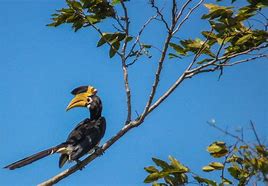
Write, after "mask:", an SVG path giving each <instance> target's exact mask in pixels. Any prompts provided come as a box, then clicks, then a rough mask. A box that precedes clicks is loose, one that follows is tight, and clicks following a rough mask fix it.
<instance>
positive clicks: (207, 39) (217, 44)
mask: <svg viewBox="0 0 268 186" xmlns="http://www.w3.org/2000/svg"><path fill="white" fill-rule="evenodd" d="M233 2H234V1H233ZM248 2H249V3H250V4H249V5H247V6H243V7H241V8H239V9H238V10H236V9H235V8H234V7H232V6H219V5H216V4H205V7H206V8H207V9H208V10H209V12H208V13H207V14H204V15H203V16H202V19H205V20H207V21H208V23H209V26H210V31H202V32H201V33H202V35H203V38H204V39H200V38H197V39H187V40H179V42H178V43H176V42H175V43H174V42H173V43H170V46H171V48H172V49H173V50H175V51H176V53H170V54H169V57H170V58H174V57H178V58H181V57H182V56H188V55H190V54H191V53H193V54H195V55H196V57H199V56H201V55H202V56H204V57H203V59H202V60H199V62H198V64H202V63H207V62H210V61H212V60H215V59H218V58H219V57H220V56H219V55H220V54H221V55H222V56H223V57H225V59H226V58H229V57H230V56H232V55H233V54H236V53H241V52H243V51H247V50H249V49H251V48H253V47H258V46H260V45H262V44H267V42H268V33H267V31H265V30H263V29H261V30H260V29H254V28H253V27H252V26H251V25H249V26H246V25H245V23H248V22H249V18H251V17H254V16H256V14H257V13H258V11H259V10H261V9H262V8H265V7H267V6H268V4H267V1H248ZM206 56H207V57H206Z"/></svg>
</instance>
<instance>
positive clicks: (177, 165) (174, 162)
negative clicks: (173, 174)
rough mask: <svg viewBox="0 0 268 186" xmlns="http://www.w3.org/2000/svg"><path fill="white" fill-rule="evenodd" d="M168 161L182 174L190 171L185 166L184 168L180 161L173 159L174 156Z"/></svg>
mask: <svg viewBox="0 0 268 186" xmlns="http://www.w3.org/2000/svg"><path fill="white" fill-rule="evenodd" d="M168 159H169V160H170V162H171V166H172V167H173V168H174V169H175V170H177V171H179V172H180V173H186V172H189V169H188V168H187V167H185V166H183V165H182V164H181V163H180V162H179V161H178V160H176V159H175V158H173V157H172V156H169V157H168Z"/></svg>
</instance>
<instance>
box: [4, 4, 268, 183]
mask: <svg viewBox="0 0 268 186" xmlns="http://www.w3.org/2000/svg"><path fill="white" fill-rule="evenodd" d="M131 4H132V5H131V6H130V15H131V16H136V17H137V20H136V21H133V22H134V24H136V25H137V26H133V27H132V28H133V30H135V29H137V28H138V26H140V25H141V24H142V23H143V22H144V21H145V18H146V16H149V15H150V12H149V11H147V9H148V8H149V5H147V4H146V3H145V1H142V0H139V1H135V3H131ZM0 5H1V12H0V23H1V26H0V51H1V63H0V78H1V83H0V85H1V89H0V90H1V91H0V103H1V104H0V105H1V106H0V123H1V124H0V141H1V153H0V159H1V161H0V166H1V167H3V166H5V165H6V164H8V163H11V162H13V161H16V160H18V159H21V158H23V157H24V156H27V155H30V154H32V153H35V152H37V151H39V150H43V149H45V148H48V147H50V146H53V145H56V144H58V143H60V142H62V141H64V140H65V139H66V137H67V135H68V133H69V132H70V131H71V130H72V128H73V127H74V126H75V125H76V124H77V123H78V122H79V121H81V120H82V119H84V118H85V117H87V116H88V112H87V111H86V110H85V109H74V110H71V111H69V112H65V108H66V106H67V104H68V102H69V101H70V99H71V98H72V96H71V94H70V91H71V90H72V89H73V88H75V87H77V86H80V85H88V84H90V85H93V86H95V87H96V88H97V89H98V90H99V95H100V96H101V98H102V100H103V104H104V110H103V115H104V116H105V117H106V120H107V125H108V126H107V132H106V134H105V137H104V139H103V140H102V142H104V141H105V140H107V139H109V138H110V137H111V136H113V135H114V134H115V133H116V132H117V131H118V130H119V129H120V128H121V127H122V125H123V122H124V120H125V114H126V108H125V94H124V91H123V81H122V73H121V65H120V63H119V60H118V58H114V59H113V60H111V59H109V57H108V53H107V48H106V47H103V48H96V42H97V40H98V37H97V34H96V33H95V32H94V31H79V32H77V33H73V31H72V30H71V28H70V26H62V27H59V28H56V29H55V28H48V27H46V26H45V25H46V24H47V23H49V22H50V20H49V18H50V14H52V13H53V12H54V10H55V9H57V8H61V7H63V6H64V1H63V0H61V1H53V0H39V1H33V0H23V1H15V0H0ZM129 5H130V3H128V6H129ZM137 10H138V11H137ZM204 11H205V9H203V8H202V9H201V10H200V11H199V12H198V13H197V14H196V15H198V14H200V13H204ZM140 13H142V14H140ZM202 26H203V23H202V22H200V21H192V22H190V23H189V24H188V25H187V26H186V27H185V28H184V31H183V32H181V33H180V36H181V37H183V38H186V37H187V36H188V37H189V36H197V35H196V33H198V31H199V30H200V29H201V28H202ZM106 29H107V30H109V29H111V28H106ZM163 33H164V32H163V30H162V27H159V26H152V27H150V29H149V32H147V34H146V38H147V41H153V42H154V43H155V44H156V45H160V44H161V42H162V39H159V38H160V36H162V34H163ZM153 54H154V56H155V58H152V59H151V60H147V59H146V58H144V60H143V61H140V62H139V63H137V64H136V65H134V66H133V67H131V68H130V79H131V80H130V83H131V88H132V90H133V91H134V93H133V101H134V104H133V105H134V110H137V112H139V113H141V112H142V109H143V106H144V101H145V100H146V99H147V97H148V94H149V90H150V86H151V83H152V80H153V77H154V73H153V70H155V68H156V59H157V57H159V54H158V53H157V52H153ZM182 67H183V65H182V64H181V62H176V61H167V62H166V63H165V68H164V71H163V77H162V79H161V82H160V90H159V92H158V94H157V96H159V95H160V94H161V93H162V92H163V91H164V90H165V89H166V88H167V87H168V85H170V84H171V83H172V82H173V81H174V80H175V78H176V77H177V74H178V71H180V69H182ZM267 72H268V64H267V63H266V62H265V61H264V60H258V61H255V62H254V63H248V64H244V65H240V66H236V67H234V68H229V69H226V70H225V71H224V76H223V77H222V78H221V80H220V81H218V80H217V79H218V73H211V74H205V75H200V76H198V77H196V78H193V79H191V80H187V81H186V82H185V83H183V84H182V86H180V87H179V88H178V89H177V90H176V91H175V93H174V94H173V95H172V96H171V97H170V98H169V99H168V100H167V101H166V102H165V103H163V105H161V107H159V108H158V109H156V110H155V111H154V112H153V113H152V114H151V115H150V116H149V117H148V118H147V120H146V122H145V123H144V124H143V125H142V126H140V127H139V128H137V129H135V130H133V131H131V132H130V133H128V134H127V135H126V136H124V137H123V138H122V139H121V140H120V141H119V142H118V143H116V144H114V145H113V146H112V147H111V148H110V149H109V150H108V151H107V152H106V153H105V154H104V156H102V157H100V158H98V159H96V160H95V161H94V162H93V163H92V164H90V165H89V166H87V168H86V169H84V170H83V171H78V172H77V173H75V174H74V175H72V176H70V177H69V178H67V179H65V180H64V181H62V182H60V184H59V185H142V182H143V179H144V178H145V176H146V173H145V171H144V170H143V167H144V166H148V165H151V164H152V161H151V157H158V158H161V159H167V157H168V155H173V156H175V157H176V158H177V159H179V160H181V162H182V163H184V164H187V165H188V166H189V167H190V168H191V169H192V170H194V171H195V172H201V171H200V168H201V167H202V166H204V165H206V164H207V163H208V162H209V160H210V158H209V155H208V154H207V152H206V151H205V148H206V147H207V146H208V145H209V143H210V142H212V141H213V140H216V139H222V140H224V139H226V137H225V136H224V135H223V134H221V133H219V132H218V131H215V130H214V129H213V128H211V127H209V126H208V125H207V123H206V121H208V120H210V119H212V118H215V119H216V120H217V124H219V125H221V126H222V127H223V128H225V127H226V126H228V127H229V129H230V130H234V129H236V128H237V127H244V128H245V130H246V133H247V134H249V133H250V131H249V125H248V124H249V120H253V121H254V122H255V123H256V127H257V130H258V132H259V135H260V137H261V139H266V140H267V134H268V125H267V122H268V118H267V116H268V115H267V112H268V104H267V95H268V80H267ZM134 116H135V114H134ZM249 136H251V135H249ZM249 138H250V137H249ZM58 157H59V156H58V155H53V156H50V157H48V158H45V159H43V160H41V161H38V162H36V163H34V164H31V165H29V166H26V167H24V168H21V169H17V170H15V171H8V170H4V169H0V185H12V186H14V185H35V184H38V183H40V182H41V181H44V180H46V179H47V178H50V177H51V176H53V175H55V174H57V173H59V172H60V171H62V170H63V169H62V170H60V169H59V168H58ZM67 167H68V166H65V167H64V169H65V168H67ZM202 174H203V175H206V174H204V173H202Z"/></svg>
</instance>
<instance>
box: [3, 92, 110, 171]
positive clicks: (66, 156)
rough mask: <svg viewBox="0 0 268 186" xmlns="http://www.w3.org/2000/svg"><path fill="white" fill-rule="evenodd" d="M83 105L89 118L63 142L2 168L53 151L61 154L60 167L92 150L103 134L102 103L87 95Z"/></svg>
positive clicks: (29, 160)
mask: <svg viewBox="0 0 268 186" xmlns="http://www.w3.org/2000/svg"><path fill="white" fill-rule="evenodd" d="M85 106H86V107H88V108H89V111H90V118H86V119H85V120H83V121H82V122H80V123H79V124H78V125H77V126H76V127H75V128H74V129H73V130H72V131H71V133H70V134H69V136H68V138H67V140H66V141H65V142H64V143H61V144H59V145H57V146H54V147H52V148H49V149H46V150H44V151H41V152H38V153H36V154H34V155H31V156H29V157H26V158H24V159H22V160H19V161H17V162H14V163H12V164H10V165H7V166H6V167H4V168H7V169H10V170H13V169H16V168H20V167H23V166H25V165H28V164H30V163H33V162H35V161H37V160H39V159H41V158H44V157H46V156H49V155H51V154H54V153H60V154H61V156H60V159H59V167H62V166H63V165H64V163H65V162H66V161H79V158H81V157H82V156H84V155H85V154H86V153H89V152H90V151H92V150H94V149H95V148H96V147H97V145H98V144H99V142H100V140H101V139H102V137H103V136H104V133H105V130H106V121H105V118H104V117H102V116H101V112H102V103H101V100H100V98H99V97H98V96H96V95H89V96H88V102H87V105H85Z"/></svg>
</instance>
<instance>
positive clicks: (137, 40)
mask: <svg viewBox="0 0 268 186" xmlns="http://www.w3.org/2000/svg"><path fill="white" fill-rule="evenodd" d="M157 16H158V15H155V16H152V17H150V18H149V19H148V20H147V21H146V22H145V23H144V24H143V25H142V27H141V29H140V31H139V33H138V35H137V37H136V40H135V42H134V44H133V45H132V47H131V49H130V51H129V53H128V55H127V56H126V59H127V58H129V57H130V56H131V54H132V52H133V50H134V49H135V47H136V45H137V44H138V42H139V41H140V37H141V34H142V33H143V31H144V30H145V28H146V27H147V26H148V25H149V24H150V22H151V21H152V20H154V19H156V18H157Z"/></svg>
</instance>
